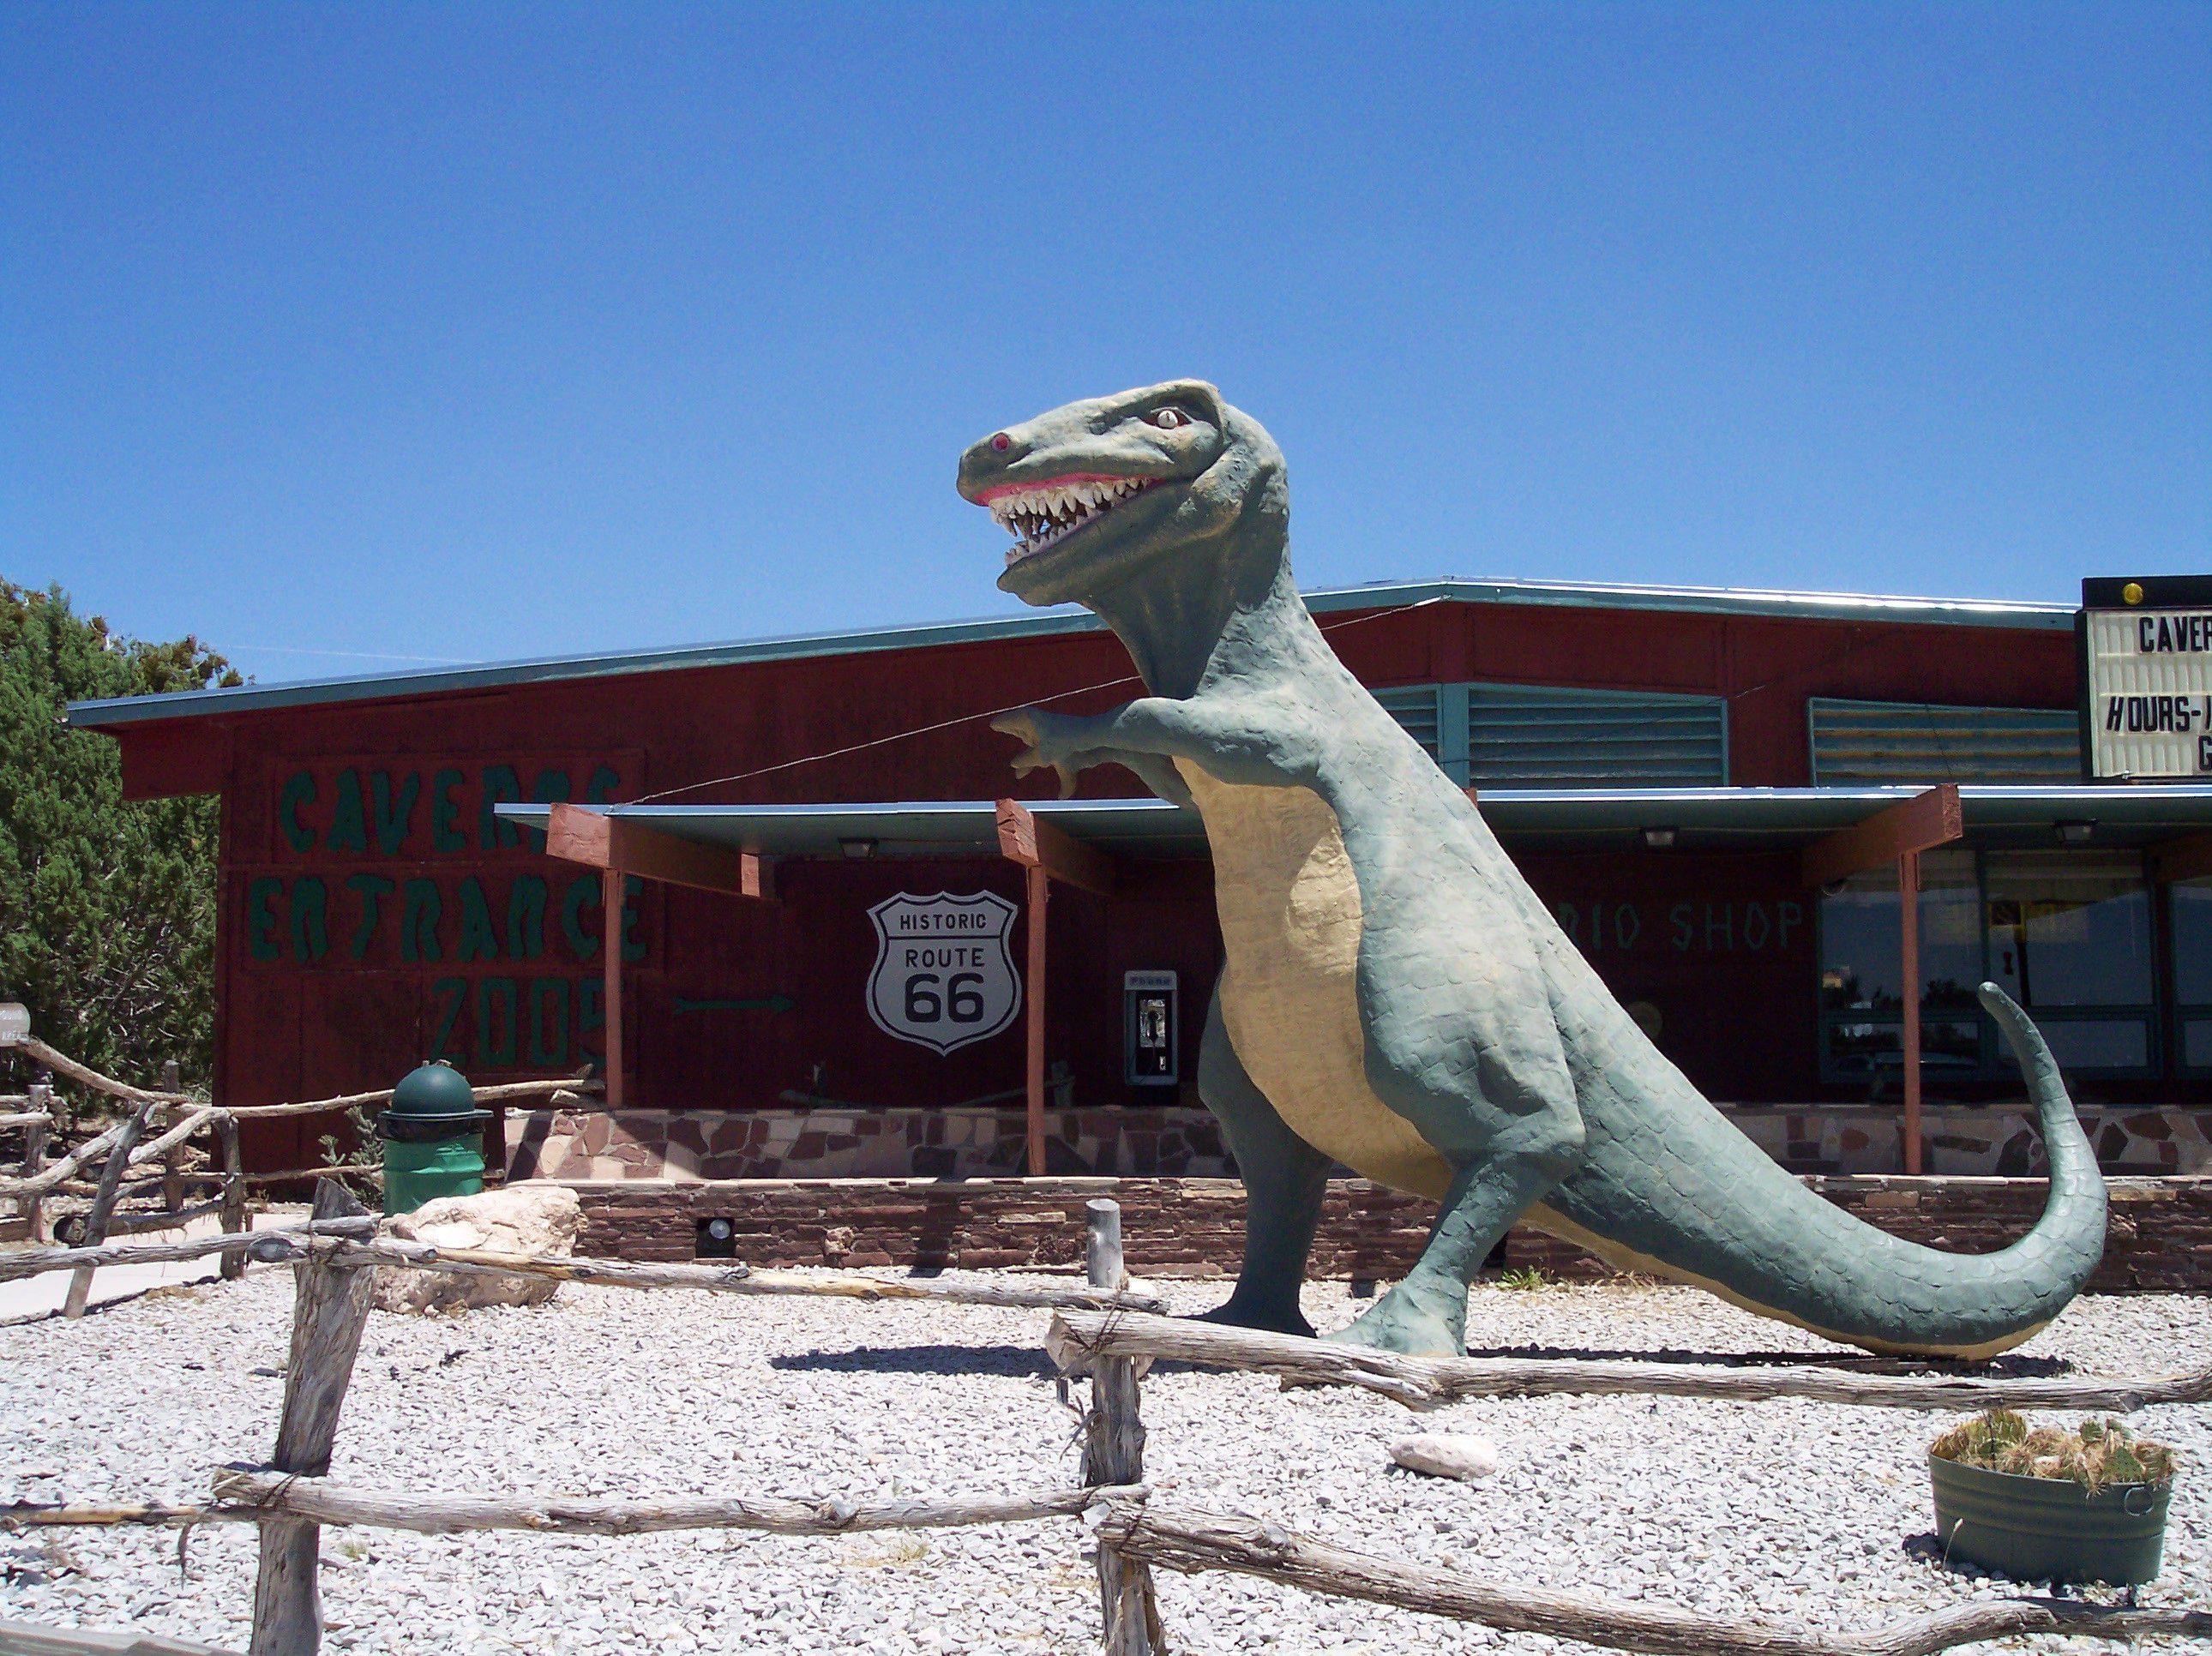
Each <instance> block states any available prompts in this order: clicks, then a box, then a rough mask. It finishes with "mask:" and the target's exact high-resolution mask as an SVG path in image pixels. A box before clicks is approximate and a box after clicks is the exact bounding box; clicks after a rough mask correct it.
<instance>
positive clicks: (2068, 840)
mask: <svg viewBox="0 0 2212 1656" xmlns="http://www.w3.org/2000/svg"><path fill="white" fill-rule="evenodd" d="M2051 826H2052V827H2053V828H2057V830H2058V843H2059V844H2060V845H2062V846H2086V845H2087V844H2088V843H2089V836H2090V835H2091V834H2094V833H2095V832H2096V831H2097V825H2096V824H2095V823H2094V822H2054V823H2053V824H2051Z"/></svg>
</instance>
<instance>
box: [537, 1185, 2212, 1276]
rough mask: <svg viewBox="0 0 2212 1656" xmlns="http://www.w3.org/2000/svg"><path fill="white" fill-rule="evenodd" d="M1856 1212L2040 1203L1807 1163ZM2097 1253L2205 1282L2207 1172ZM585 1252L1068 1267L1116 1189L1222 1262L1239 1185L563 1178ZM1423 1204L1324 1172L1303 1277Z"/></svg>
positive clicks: (1140, 1265) (1151, 1232)
mask: <svg viewBox="0 0 2212 1656" xmlns="http://www.w3.org/2000/svg"><path fill="white" fill-rule="evenodd" d="M1805 1182H1806V1183H1807V1184H1808V1185H1809V1186H1812V1188H1813V1189H1814V1190H1816V1191H1818V1192H1820V1194H1821V1195H1822V1196H1824V1197H1826V1198H1827V1199H1828V1200H1830V1201H1832V1202H1834V1203H1836V1204H1838V1206H1841V1207H1843V1208H1845V1209H1847V1210H1850V1212H1852V1213H1854V1214H1856V1215H1857V1216H1859V1217H1860V1218H1862V1219H1864V1220H1866V1221H1867V1222H1869V1224H1874V1225H1878V1226H1880V1227H1881V1228H1882V1229H1884V1230H1887V1231H1889V1232H1892V1233H1893V1234H1897V1235H1899V1236H1904V1237H1907V1238H1909V1239H1911V1240H1914V1241H1917V1242H1924V1243H1927V1244H1929V1246H1931V1247H1942V1248H1946V1249H1948V1250H1950V1251H1952V1252H1954V1253H1987V1252H1990V1251H1991V1250H1993V1249H1996V1248H2000V1247H2004V1246H2005V1245H2006V1244H2007V1243H2008V1242H2010V1241H2012V1240H2015V1238H2017V1237H2019V1236H2021V1234H2025V1233H2026V1231H2027V1229H2028V1228H2029V1227H2030V1226H2032V1225H2033V1223H2034V1222H2035V1219H2036V1216H2037V1215H2039V1213H2040V1212H2041V1211H2042V1210H2043V1202H2044V1196H2045V1185H2044V1182H2043V1181H2042V1180H2035V1179H1947V1178H1922V1179H1908V1178H1905V1177H1902V1176H1899V1175H1889V1174H1860V1175H1857V1176H1850V1177H1808V1179H1807V1180H1805ZM2107 1185H2108V1187H2109V1189H2110V1191H2111V1192H2112V1222H2111V1228H2110V1230H2109V1232H2108V1234H2107V1240H2106V1247H2105V1262H2104V1264H2103V1265H2102V1266H2101V1267H2100V1269H2099V1271H2098V1272H2097V1275H2096V1277H2094V1278H2093V1280H2092V1282H2091V1283H2090V1286H2091V1288H2092V1289H2096V1290H2099V1291H2103V1292H2109V1293H2130V1292H2137V1293H2140V1292H2150V1291H2175V1290H2181V1291H2189V1292H2196V1293H2208V1292H2212V1178H2206V1177H2193V1178H2177V1179H2113V1180H2107ZM575 1189H576V1191H577V1193H578V1194H579V1196H580V1197H581V1198H582V1201H583V1206H584V1222H585V1229H584V1235H583V1238H582V1240H581V1243H580V1247H582V1248H583V1249H584V1251H586V1252H587V1253H594V1254H599V1255H602V1256H611V1257H613V1258H617V1259H690V1258H692V1257H693V1255H694V1249H695V1246H696V1234H697V1226H698V1224H699V1222H701V1221H703V1220H708V1219H714V1218H722V1219H727V1220H729V1221H730V1222H732V1225H733V1226H734V1227H735V1228H736V1231H737V1236H736V1251H737V1257H738V1258H739V1259H744V1260H746V1261H749V1262H750V1263H751V1264H754V1265H848V1266H873V1267H878V1268H881V1267H885V1266H890V1267H911V1266H917V1265H919V1266H925V1267H927V1266H941V1265H952V1266H964V1267H968V1268H970V1269H988V1268H994V1267H1004V1266H1027V1267H1042V1268H1046V1269H1078V1268H1080V1266H1081V1265H1082V1263H1083V1204H1085V1202H1086V1201H1089V1200H1090V1199H1091V1198H1093V1197H1098V1196H1110V1197H1112V1198H1115V1200H1116V1201H1118V1202H1119V1203H1121V1234H1122V1239H1123V1243H1124V1246H1125V1247H1127V1251H1128V1257H1129V1263H1130V1267H1131V1269H1132V1270H1133V1271H1138V1272H1139V1273H1141V1274H1145V1275H1149V1276H1154V1277H1165V1276H1178V1275H1180V1276H1212V1275H1216V1274H1220V1275H1231V1276H1233V1275H1234V1274H1235V1272H1236V1271H1237V1265H1238V1263H1239V1261H1240V1260H1241V1259H1242V1258H1243V1238H1244V1192H1243V1186H1241V1185H1239V1184H1238V1183H1237V1181H1236V1180H1231V1179H1127V1180H1116V1179H1037V1180H1026V1179H1006V1180H962V1181H958V1182H951V1181H947V1182H937V1181H933V1180H896V1179H890V1180H885V1179H813V1180H797V1179H794V1180H733V1181H730V1182H677V1181H673V1180H668V1181H664V1180H609V1181H605V1182H591V1183H579V1184H577V1185H576V1186H575ZM1433 1212H1434V1209H1433V1207H1432V1205H1431V1204H1429V1203H1427V1202H1425V1201H1424V1200H1422V1199H1421V1198H1419V1197H1413V1196H1407V1195H1404V1194H1402V1193H1401V1192H1397V1191H1393V1190H1388V1189H1385V1188H1384V1187H1383V1186H1379V1185H1374V1184H1370V1183H1369V1182H1367V1181H1366V1180H1339V1181H1336V1182H1334V1183H1333V1184H1331V1186H1329V1193H1328V1202H1327V1204H1326V1205H1325V1206H1324V1208H1323V1210H1322V1222H1321V1229H1320V1233H1319V1234H1318V1236H1317V1237H1316V1240H1315V1243H1314V1253H1313V1267H1312V1268H1313V1272H1314V1274H1315V1275H1316V1276H1320V1277H1385V1278H1387V1277H1395V1276H1397V1275H1399V1274H1400V1273H1401V1272H1402V1271H1404V1270H1405V1268H1406V1266H1407V1265H1408V1264H1409V1263H1410V1262H1411V1261H1412V1260H1413V1258H1414V1256H1415V1255H1417V1254H1418V1253H1419V1252H1420V1249H1421V1244H1422V1242H1423V1241H1424V1240H1425V1239H1426V1237H1427V1234H1428V1228H1429V1221H1430V1218H1431V1215H1432V1213H1433ZM1504 1264H1505V1265H1508V1266H1531V1265H1533V1266H1535V1267H1537V1268H1540V1269H1541V1270H1543V1271H1546V1272H1547V1273H1548V1274H1550V1275H1553V1276H1556V1277H1597V1276H1603V1275H1605V1274H1607V1270H1606V1267H1605V1266H1604V1265H1601V1264H1600V1263H1599V1262H1598V1261H1597V1260H1595V1259H1592V1258H1590V1257H1589V1255H1588V1254H1585V1253H1583V1252H1582V1251H1581V1250H1580V1249H1578V1248H1576V1247H1572V1246H1571V1245H1570V1244H1567V1243H1565V1242H1561V1241H1559V1240H1555V1239H1553V1238H1552V1237H1549V1236H1546V1235H1543V1234H1541V1233H1539V1232H1535V1231H1531V1230H1526V1229H1516V1230H1515V1231H1514V1232H1513V1233H1512V1234H1510V1236H1508V1237H1507V1239H1506V1243H1505V1249H1504Z"/></svg>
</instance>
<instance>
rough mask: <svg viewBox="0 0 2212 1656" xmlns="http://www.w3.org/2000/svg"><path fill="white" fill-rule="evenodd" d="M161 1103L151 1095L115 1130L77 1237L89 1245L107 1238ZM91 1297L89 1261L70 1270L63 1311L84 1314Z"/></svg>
mask: <svg viewBox="0 0 2212 1656" xmlns="http://www.w3.org/2000/svg"><path fill="white" fill-rule="evenodd" d="M160 1108H161V1100H160V1099H158V1098H149V1099H148V1100H147V1101H145V1102H144V1103H143V1104H141V1105H139V1106H138V1107H137V1108H136V1109H134V1110H132V1111H131V1119H129V1120H128V1121H125V1123H124V1124H123V1131H120V1132H118V1134H116V1136H115V1150H114V1153H113V1154H112V1156H109V1157H108V1158H107V1165H106V1167H105V1168H101V1169H100V1186H99V1188H98V1189H97V1190H95V1191H94V1192H93V1198H92V1211H91V1212H89V1213H88V1214H86V1215H85V1216H84V1234H83V1236H82V1237H81V1238H79V1239H78V1240H80V1241H81V1242H82V1244H83V1246H85V1247H99V1246H100V1244H101V1243H102V1242H104V1241H106V1240H107V1222H108V1219H109V1218H110V1216H112V1215H113V1213H114V1212H115V1201H116V1198H118V1196H120V1195H121V1194H122V1193H123V1175H124V1174H125V1172H127V1171H128V1170H129V1168H130V1167H131V1151H132V1150H134V1149H137V1147H138V1141H139V1139H140V1138H142V1137H144V1136H145V1132H146V1129H147V1128H148V1127H149V1126H150V1125H153V1120H154V1113H155V1111H157V1110H159V1109H160ZM91 1299H92V1267H91V1266H90V1265H86V1266H84V1267H82V1269H80V1270H77V1271H71V1272H70V1285H69V1297H68V1298H67V1299H66V1300H64V1301H62V1315H63V1316H64V1317H70V1318H76V1317H82V1315H84V1308H85V1307H86V1306H87V1305H88V1303H90V1301H91Z"/></svg>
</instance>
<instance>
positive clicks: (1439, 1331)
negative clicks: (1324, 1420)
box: [1325, 1157, 1559, 1357]
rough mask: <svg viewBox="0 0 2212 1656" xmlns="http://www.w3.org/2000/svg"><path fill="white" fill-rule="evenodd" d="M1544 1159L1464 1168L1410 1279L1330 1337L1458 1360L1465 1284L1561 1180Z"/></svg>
mask: <svg viewBox="0 0 2212 1656" xmlns="http://www.w3.org/2000/svg"><path fill="white" fill-rule="evenodd" d="M1558 1177H1559V1175H1558V1173H1557V1171H1556V1169H1554V1168H1552V1167H1550V1166H1548V1165H1547V1164H1546V1160H1545V1159H1541V1158H1534V1157H1531V1158H1525V1159H1524V1158H1512V1159H1501V1160H1486V1161H1482V1162H1469V1163H1468V1164H1466V1165H1465V1166H1462V1168H1460V1169H1459V1171H1458V1172H1457V1173H1456V1174H1455V1175H1454V1176H1453V1178H1452V1181H1451V1186H1450V1188H1449V1190H1447V1191H1446V1192H1444V1199H1443V1206H1442V1207H1440V1208H1439V1209H1438V1210H1437V1222H1436V1228H1435V1229H1433V1230H1432V1231H1431V1232H1430V1233H1429V1242H1428V1246H1427V1247H1425V1248H1423V1249H1422V1250H1421V1257H1420V1259H1419V1260H1418V1261H1416V1262H1415V1264H1414V1265H1413V1270H1411V1271H1408V1272H1407V1274H1406V1277H1405V1279H1404V1280H1403V1281H1401V1282H1400V1283H1397V1284H1396V1285H1395V1287H1393V1288H1392V1289H1390V1291H1389V1293H1387V1294H1385V1295H1383V1297H1382V1298H1381V1299H1379V1300H1377V1301H1376V1302H1375V1303H1374V1304H1373V1305H1372V1306H1370V1307H1369V1308H1368V1309H1367V1310H1366V1311H1364V1312H1363V1313H1361V1314H1360V1316H1359V1318H1358V1320H1357V1321H1355V1322H1353V1323H1352V1325H1351V1326H1350V1327H1348V1328H1342V1329H1339V1330H1338V1331H1336V1332H1335V1333H1334V1334H1330V1335H1328V1336H1326V1337H1325V1338H1328V1339H1331V1340H1337V1341H1341V1342H1342V1343H1343V1344H1347V1345H1366V1346H1373V1347H1376V1348H1377V1349H1379V1350H1384V1351H1399V1352H1403V1353H1404V1354H1406V1355H1407V1356H1448V1357H1456V1356H1461V1355H1462V1354H1463V1353H1464V1352H1465V1351H1466V1350H1467V1288H1468V1283H1471V1282H1473V1281H1474V1275H1475V1273H1476V1272H1477V1271H1480V1270H1481V1269H1482V1262H1483V1261H1484V1260H1485V1259H1488V1258H1489V1257H1490V1250H1491V1249H1492V1247H1496V1246H1497V1244H1498V1238H1499V1237H1501V1236H1503V1235H1504V1234H1505V1231H1506V1228H1507V1227H1508V1226H1510V1225H1511V1224H1512V1222H1514V1221H1515V1220H1516V1219H1517V1218H1519V1217H1520V1216H1521V1215H1522V1212H1523V1211H1524V1210H1526V1209H1527V1208H1528V1204H1530V1203H1532V1202H1534V1201H1536V1200H1537V1199H1538V1198H1541V1196H1542V1195H1543V1194H1544V1192H1546V1191H1547V1190H1549V1189H1550V1188H1551V1187H1552V1186H1553V1185H1554V1184H1555V1183H1557V1182H1558Z"/></svg>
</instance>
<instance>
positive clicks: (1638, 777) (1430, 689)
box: [1375, 684, 1728, 788]
mask: <svg viewBox="0 0 2212 1656" xmlns="http://www.w3.org/2000/svg"><path fill="white" fill-rule="evenodd" d="M1375 699H1376V701H1380V702H1381V703H1382V704H1383V707H1384V709H1385V710H1386V711H1388V712H1389V714H1390V716H1391V717H1392V718H1393V719H1396V720H1397V721H1398V723H1399V724H1400V725H1403V726H1404V727H1405V730H1406V731H1407V734H1408V735H1410V736H1411V737H1413V739H1414V740H1415V741H1416V742H1418V743H1420V744H1421V747H1422V749H1424V750H1425V752H1426V753H1427V754H1428V755H1429V757H1431V759H1433V760H1435V761H1437V764H1439V765H1441V766H1443V770H1444V773H1445V774H1446V775H1447V776H1449V777H1450V778H1451V779H1452V780H1453V781H1455V782H1456V783H1458V784H1459V785H1460V786H1462V787H1467V786H1491V787H1507V788H1592V787H1723V786H1727V783H1728V710H1727V707H1726V704H1724V703H1723V701H1721V699H1720V698H1719V697H1718V696H1708V695H1672V694H1668V693H1665V692H1661V691H1656V690H1654V691H1645V690H1574V689H1556V688H1550V687H1547V686H1543V685H1534V684H1409V685H1401V686H1399V687H1397V688H1392V689H1387V690H1377V691H1376V692H1375Z"/></svg>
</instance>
